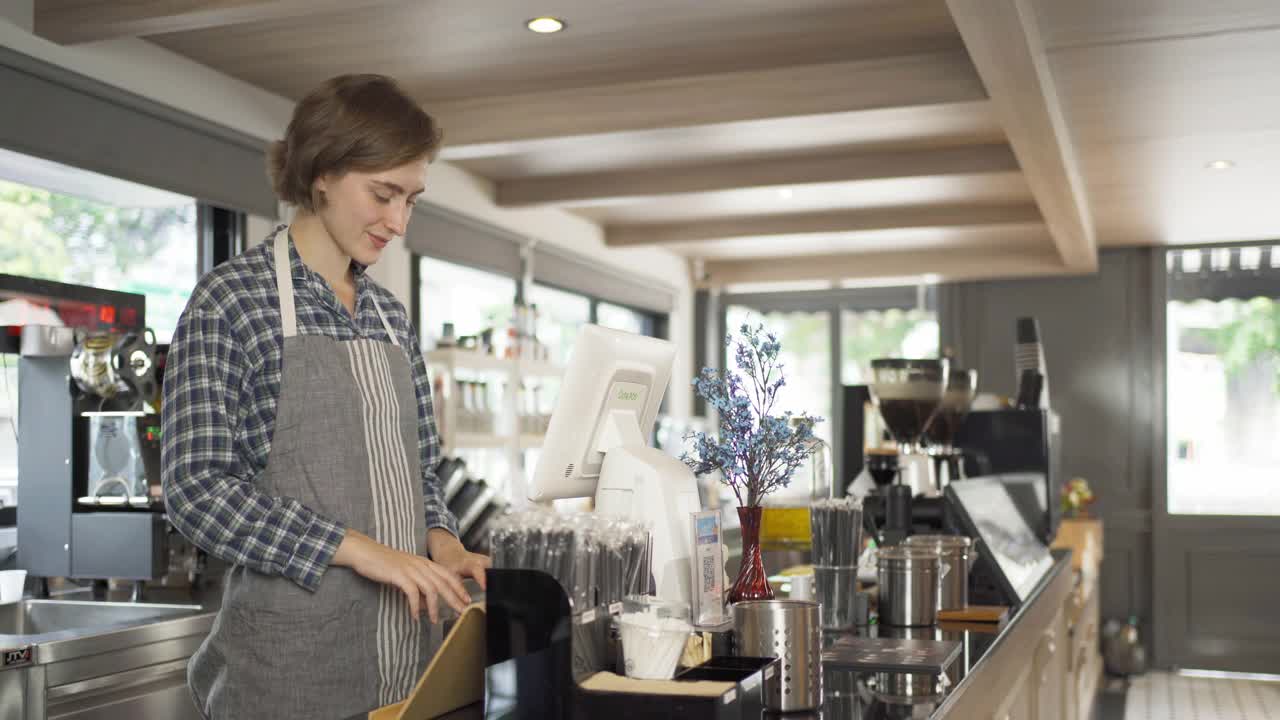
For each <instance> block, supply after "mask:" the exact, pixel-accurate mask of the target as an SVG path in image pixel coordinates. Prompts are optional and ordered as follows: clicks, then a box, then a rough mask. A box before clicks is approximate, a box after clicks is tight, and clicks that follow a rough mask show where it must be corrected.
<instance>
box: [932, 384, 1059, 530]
mask: <svg viewBox="0 0 1280 720" xmlns="http://www.w3.org/2000/svg"><path fill="white" fill-rule="evenodd" d="M956 446H957V447H958V448H960V449H961V450H963V452H964V463H965V474H966V475H967V476H968V477H979V476H998V477H999V478H1000V479H1001V480H1002V481H1003V482H1004V484H1005V486H1006V487H1007V488H1008V489H1009V493H1010V494H1011V495H1012V496H1013V499H1014V504H1015V505H1017V507H1018V510H1019V511H1020V512H1021V513H1022V514H1023V516H1024V517H1025V518H1026V519H1027V524H1028V525H1029V526H1031V529H1032V532H1034V533H1035V534H1036V536H1037V537H1039V538H1040V539H1041V540H1043V541H1044V542H1046V543H1051V542H1052V541H1053V538H1054V536H1055V535H1056V534H1057V532H1058V525H1059V524H1060V522H1061V519H1062V511H1061V508H1060V502H1059V499H1060V497H1061V492H1062V469H1061V468H1062V457H1061V430H1060V422H1059V419H1058V415H1057V413H1055V412H1053V411H1052V410H1042V409H1019V410H978V411H974V412H971V413H969V416H968V417H967V418H965V421H964V423H963V424H962V425H961V426H960V431H959V432H958V433H957V434H956Z"/></svg>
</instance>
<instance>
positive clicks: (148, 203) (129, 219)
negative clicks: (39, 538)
mask: <svg viewBox="0 0 1280 720" xmlns="http://www.w3.org/2000/svg"><path fill="white" fill-rule="evenodd" d="M196 223H197V203H196V201H195V200H194V199H192V198H190V197H184V196H182V195H175V194H173V193H170V192H167V191H164V190H158V189H156V188H151V187H146V186H143V185H138V184H136V183H131V182H126V181H123V180H118V179H116V178H111V177H107V176H105V175H99V174H97V173H92V172H89V171H87V170H81V169H78V168H74V167H70V166H67V165H61V164H59V163H54V162H48V161H45V160H41V159H38V158H34V157H30V156H27V155H21V154H18V153H13V152H9V151H5V150H0V273H5V274H9V275H20V276H25V277H32V278H38V279H42V280H54V281H58V282H64V283H72V284H76V285H87V286H91V287H97V288H102V289H105V290H120V291H125V292H132V293H139V294H142V295H144V296H146V321H147V325H148V326H149V327H151V328H152V329H153V330H154V331H155V334H156V340H157V341H158V342H161V343H167V342H169V340H170V339H171V338H172V336H173V330H174V328H175V327H176V326H177V324H178V317H179V316H180V315H181V313H182V310H183V308H184V307H186V304H187V299H188V298H189V297H190V295H191V289H192V288H193V287H195V283H196V279H197V277H198V274H199V253H198V252H197V242H196V239H197V231H196ZM20 308H21V305H20V303H18V302H14V303H13V304H12V305H9V306H6V305H4V304H0V325H5V324H13V323H19V322H23V321H25V320H26V318H18V317H14V316H13V314H14V313H16V312H18V311H19V310H20ZM6 311H7V312H6ZM0 375H3V377H0V503H2V504H6V505H10V504H13V503H14V502H16V500H17V498H16V483H17V471H18V469H17V457H18V448H17V422H18V420H17V417H18V411H19V409H18V359H17V358H16V357H13V356H8V355H3V356H0Z"/></svg>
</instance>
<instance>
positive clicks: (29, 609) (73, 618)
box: [0, 600, 200, 642]
mask: <svg viewBox="0 0 1280 720" xmlns="http://www.w3.org/2000/svg"><path fill="white" fill-rule="evenodd" d="M198 612H200V606H199V605H151V604H145V603H107V602H85V601H76V600H22V601H20V602H13V603H6V604H4V605H0V636H4V635H10V636H13V635H18V636H24V635H25V636H48V635H53V634H57V635H59V636H62V637H67V635H75V636H80V637H83V636H85V635H93V634H97V633H99V632H105V631H110V630H116V629H120V628H125V627H129V626H133V625H141V624H144V623H150V622H155V621H156V620H163V619H170V618H178V617H182V616H184V615H192V614H195V613H198ZM28 642H30V640H28Z"/></svg>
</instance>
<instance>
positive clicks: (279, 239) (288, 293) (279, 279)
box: [272, 226, 298, 338]
mask: <svg viewBox="0 0 1280 720" xmlns="http://www.w3.org/2000/svg"><path fill="white" fill-rule="evenodd" d="M272 242H273V245H274V247H273V250H274V251H275V255H276V291H277V293H278V294H279V295H280V327H281V329H282V330H283V331H284V336H285V337H287V338H291V337H293V336H294V335H297V334H298V315H297V312H296V311H295V310H294V307H293V264H292V263H290V262H289V228H288V226H285V227H282V228H280V229H279V230H277V231H276V237H275V239H274V240H273V241H272Z"/></svg>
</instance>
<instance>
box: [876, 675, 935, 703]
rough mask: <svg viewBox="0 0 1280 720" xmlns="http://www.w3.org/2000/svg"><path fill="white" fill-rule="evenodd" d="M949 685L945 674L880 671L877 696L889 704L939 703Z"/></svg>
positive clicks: (877, 680)
mask: <svg viewBox="0 0 1280 720" xmlns="http://www.w3.org/2000/svg"><path fill="white" fill-rule="evenodd" d="M947 685H948V681H947V678H946V676H945V675H926V674H924V673H890V672H879V673H876V691H875V697H876V699H877V700H879V701H880V702H883V703H885V704H888V705H922V704H927V703H937V702H942V699H943V696H945V695H946V690H947Z"/></svg>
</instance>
